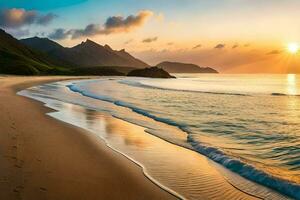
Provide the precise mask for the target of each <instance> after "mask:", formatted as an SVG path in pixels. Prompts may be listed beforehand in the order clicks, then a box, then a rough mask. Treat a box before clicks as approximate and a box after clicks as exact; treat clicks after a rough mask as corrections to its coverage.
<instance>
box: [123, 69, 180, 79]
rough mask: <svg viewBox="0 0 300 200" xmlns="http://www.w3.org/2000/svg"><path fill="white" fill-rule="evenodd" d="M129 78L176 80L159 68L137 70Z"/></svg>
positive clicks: (130, 73)
mask: <svg viewBox="0 0 300 200" xmlns="http://www.w3.org/2000/svg"><path fill="white" fill-rule="evenodd" d="M127 76H137V77H147V78H176V77H175V76H172V75H170V74H169V73H168V72H166V71H165V70H163V69H161V68H158V67H150V68H145V69H135V70H132V71H131V72H129V73H128V74H127Z"/></svg>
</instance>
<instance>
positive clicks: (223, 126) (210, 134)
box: [28, 74, 300, 199]
mask: <svg viewBox="0 0 300 200" xmlns="http://www.w3.org/2000/svg"><path fill="white" fill-rule="evenodd" d="M176 76H177V77H178V78H177V79H145V78H134V77H131V78H118V77H113V78H101V79H95V80H80V81H72V82H64V83H61V84H59V83H56V84H47V85H45V86H39V87H35V88H33V89H31V90H28V92H30V94H31V96H35V97H36V98H39V97H40V98H45V97H47V98H53V99H56V100H60V101H64V102H68V103H72V104H76V105H80V106H85V107H87V108H89V109H92V110H97V111H103V112H107V113H109V114H111V115H112V116H114V117H116V118H119V119H122V120H125V121H128V122H131V123H134V124H137V125H140V126H143V127H145V128H147V132H148V133H150V134H153V135H155V136H157V137H159V138H162V139H164V140H166V141H169V142H171V143H172V144H175V145H178V146H181V147H185V148H188V149H191V150H193V151H195V152H198V153H200V154H203V155H205V156H206V157H208V158H210V159H211V160H213V161H215V162H217V163H219V164H221V165H222V166H224V167H226V168H227V169H229V170H231V171H232V172H234V173H236V174H239V175H240V176H242V177H244V178H246V179H249V180H251V181H254V182H256V183H259V184H261V185H264V186H267V187H269V188H271V189H274V190H276V191H278V192H280V193H282V194H286V195H288V196H290V197H293V198H295V199H300V76H298V75H293V74H290V75H221V74H218V75H208V74H176ZM59 87H64V88H65V89H67V91H68V92H69V93H76V94H79V95H81V96H84V97H86V98H87V99H88V98H90V99H93V100H96V101H99V102H100V101H101V102H105V103H108V104H112V105H114V106H115V107H114V109H112V107H109V106H108V107H104V106H98V105H96V104H95V103H91V102H90V101H87V100H83V99H81V98H70V96H68V95H66V92H62V91H61V90H58V89H57V88H59ZM117 107H120V108H128V109H130V111H131V112H123V111H122V109H117ZM148 119H149V120H148ZM158 122H159V123H160V124H167V125H168V126H166V127H164V126H161V125H159V124H158ZM170 126H171V127H177V128H179V129H180V130H181V131H182V134H181V133H175V132H174V131H173V130H172V129H170V128H168V127H170Z"/></svg>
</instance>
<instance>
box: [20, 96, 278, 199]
mask: <svg viewBox="0 0 300 200" xmlns="http://www.w3.org/2000/svg"><path fill="white" fill-rule="evenodd" d="M76 95H78V94H76ZM25 96H27V95H25ZM28 97H30V96H28ZM30 98H32V97H30ZM71 98H79V96H77V97H76V96H72V97H71ZM36 100H37V101H42V102H44V103H45V104H44V106H46V107H49V108H51V109H53V110H55V112H52V113H48V114H49V115H50V116H52V117H53V118H56V119H57V120H59V121H63V122H65V123H68V124H71V125H73V126H77V127H80V128H83V129H86V130H88V132H93V130H90V129H89V128H86V127H85V126H81V125H80V123H79V124H78V123H74V122H73V123H72V120H71V121H70V120H69V119H68V118H65V119H64V117H63V116H64V113H65V111H63V110H64V109H60V108H59V107H61V106H62V107H70V109H71V110H73V109H74V110H76V109H77V110H78V108H76V107H81V106H79V105H78V106H77V105H74V104H72V103H63V102H62V104H61V105H60V106H58V107H56V106H54V107H53V105H52V103H54V102H52V103H50V104H49V102H48V100H38V99H36ZM54 101H56V100H54ZM50 102H51V101H50ZM58 102H60V101H57V103H58ZM58 104H60V103H58ZM64 104H66V105H64ZM72 107H74V108H72ZM84 109H85V108H84V107H82V108H81V112H80V113H84V112H85V111H84ZM89 112H91V111H89ZM93 112H96V113H97V112H98V111H93ZM100 113H102V112H100ZM65 114H66V116H69V114H70V113H65ZM101 115H103V114H101ZM105 115H106V114H105ZM69 117H71V119H72V118H74V117H75V118H79V119H80V118H82V116H80V115H78V116H77V117H76V115H74V116H72V115H70V116H69ZM85 117H89V116H85ZM110 118H115V117H114V116H110ZM115 120H119V121H122V122H121V124H126V123H127V124H130V126H132V127H133V128H134V129H139V128H142V129H143V130H142V131H140V132H142V133H139V134H140V135H141V134H146V135H148V136H147V137H149V138H151V137H154V138H156V140H160V142H158V143H161V146H173V147H174V146H175V148H176V149H181V150H182V152H183V154H182V155H180V153H179V155H178V156H179V157H181V156H182V157H185V155H188V156H190V154H194V155H196V156H197V157H199V160H198V161H200V162H201V163H202V164H201V165H202V166H200V168H201V170H202V171H203V172H204V173H203V172H202V175H204V176H207V174H210V175H212V176H211V179H216V178H217V179H218V181H216V180H213V181H212V180H210V181H206V180H205V183H199V184H200V185H199V188H200V189H201V187H204V188H205V187H207V186H208V185H211V184H212V183H213V184H214V183H216V184H220V186H221V188H222V189H219V192H218V193H219V194H215V193H216V192H214V191H213V192H212V191H202V192H200V194H199V195H200V196H199V197H202V198H203V197H206V199H207V198H208V197H209V196H215V195H217V196H218V197H220V198H222V199H228V196H231V197H232V196H235V198H243V199H252V198H254V199H256V198H258V199H261V198H262V197H260V196H261V195H262V196H265V195H266V194H263V193H265V192H267V193H268V189H267V191H265V192H263V193H261V194H259V195H258V196H256V195H254V194H252V193H251V192H247V190H246V191H244V190H241V188H239V187H236V186H235V185H232V184H231V183H230V181H228V180H226V179H227V178H225V177H224V175H225V174H227V172H226V171H222V170H221V171H219V170H216V169H214V167H212V166H210V165H214V164H216V163H214V162H213V161H209V162H210V164H209V163H207V157H205V156H203V155H200V154H198V153H196V152H195V151H191V150H188V149H186V148H184V147H179V146H176V145H174V144H171V143H169V142H167V141H165V140H163V139H161V138H157V137H155V136H153V135H151V134H149V133H147V131H146V130H145V127H141V126H139V125H135V124H132V123H131V122H127V121H124V120H122V119H118V118H115V119H114V120H112V121H115ZM75 121H76V120H75ZM108 121H111V120H108ZM96 123H97V124H98V123H100V124H101V122H98V121H97V122H96ZM138 127H139V128H138ZM123 131H125V132H127V131H128V132H131V131H132V129H130V128H128V127H127V128H126V129H124V130H123ZM133 132H135V131H133ZM106 134H107V133H106ZM114 134H115V133H114ZM100 137H101V136H100ZM147 137H145V138H142V139H143V141H144V140H146V141H147V140H149V139H148V138H147ZM101 139H102V140H103V141H105V143H106V144H107V146H108V147H109V148H111V149H112V150H114V151H116V152H118V153H120V154H121V155H123V156H124V157H126V158H127V159H129V160H131V161H132V162H133V163H135V164H137V165H139V166H140V167H141V168H143V172H144V173H145V177H147V178H148V179H149V180H152V181H153V182H154V183H156V185H158V186H160V187H161V188H162V189H165V190H167V191H170V193H171V194H172V193H173V194H183V196H184V197H186V198H187V199H189V198H188V196H186V195H187V194H186V193H185V194H184V193H182V192H183V191H180V190H178V188H176V187H175V189H174V188H172V185H171V187H170V185H168V184H166V183H164V182H161V180H160V177H157V176H156V177H153V176H152V175H151V170H150V174H149V173H148V172H147V171H148V170H146V169H148V167H149V166H145V165H144V162H143V161H142V162H140V161H139V160H137V159H135V158H134V156H133V157H132V156H131V155H128V152H126V151H124V149H121V150H120V149H119V148H115V147H114V145H111V143H110V142H109V141H107V140H106V139H105V138H103V137H101ZM127 139H130V138H127ZM161 140H162V141H161ZM150 141H151V139H150ZM151 143H157V142H156V141H155V140H153V141H151ZM166 143H167V144H166ZM118 146H119V145H117V147H118ZM167 149H169V148H167ZM181 150H180V151H181ZM187 152H189V153H187ZM171 156H172V155H171ZM173 156H174V155H173ZM176 156H177V155H175V157H176ZM146 157H147V156H146ZM150 158H151V159H152V157H150ZM203 159H204V160H203ZM153 160H156V161H157V163H161V160H159V159H156V158H153ZM208 160H209V159H208ZM142 163H143V164H142ZM169 166H170V165H169ZM171 166H172V165H171ZM201 170H200V171H201ZM156 171H160V169H156ZM206 171H208V172H207V173H206ZM152 172H153V171H152ZM224 173H225V174H224ZM171 174H172V173H171ZM173 174H176V173H174V171H173ZM244 184H246V185H245V186H244V187H246V188H247V187H249V186H253V184H252V185H251V184H249V182H248V183H247V182H244ZM173 186H174V185H173ZM255 188H256V186H255ZM255 188H254V189H255ZM228 189H229V191H230V192H229V194H230V195H225V194H223V192H224V191H227V190H228ZM256 189H257V188H256ZM256 189H255V190H256ZM172 191H176V192H172ZM178 196H179V195H178ZM272 196H273V195H272ZM181 197H182V196H181ZM208 199H211V198H208Z"/></svg>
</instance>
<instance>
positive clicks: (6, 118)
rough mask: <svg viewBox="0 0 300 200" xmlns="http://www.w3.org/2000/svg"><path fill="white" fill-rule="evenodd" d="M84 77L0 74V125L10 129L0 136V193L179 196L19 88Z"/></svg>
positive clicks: (10, 196)
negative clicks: (61, 119) (0, 163)
mask: <svg viewBox="0 0 300 200" xmlns="http://www.w3.org/2000/svg"><path fill="white" fill-rule="evenodd" d="M80 78H88V77H73V78H72V77H26V78H25V77H1V79H0V84H1V86H0V91H1V93H0V94H1V98H0V102H1V105H3V106H1V107H2V108H1V113H3V115H2V117H1V120H0V127H1V129H0V130H1V132H2V133H5V132H6V134H3V135H2V136H1V138H0V142H1V144H2V145H1V147H0V150H1V152H2V153H3V158H2V159H1V162H2V163H3V165H2V166H1V172H0V177H1V179H2V181H1V183H0V191H1V192H0V197H1V199H2V198H3V199H20V198H22V199H82V198H84V199H98V198H103V199H176V198H175V197H174V196H173V195H171V194H169V193H168V192H166V191H164V190H163V189H161V188H160V187H159V186H157V185H156V184H154V183H152V182H151V180H149V179H148V178H147V177H146V176H144V174H143V171H142V169H141V168H140V167H139V166H137V165H136V164H135V163H133V162H132V161H131V160H129V159H128V158H125V157H124V156H122V155H120V154H119V153H117V152H114V151H113V150H112V149H110V148H109V147H107V146H106V145H105V144H104V142H103V141H99V140H97V141H95V140H94V139H93V136H92V135H90V134H86V131H85V130H83V129H80V128H78V127H75V126H72V125H68V124H66V123H64V122H61V121H59V120H56V119H54V118H52V117H50V116H48V115H46V113H49V112H51V111H52V109H49V108H46V107H44V105H43V104H42V103H41V102H38V101H34V100H32V99H28V98H26V97H22V96H18V95H17V94H16V92H17V91H20V90H21V89H26V88H28V87H30V86H33V85H38V84H42V83H47V82H56V81H61V80H68V79H80ZM12 104H15V105H12ZM25 118H26V120H24V119H25ZM36 119H38V122H39V125H40V126H37V122H36V121H35V120H36ZM64 142H65V143H64ZM95 143H96V144H95ZM66 144H68V145H66ZM99 155H100V156H99Z"/></svg>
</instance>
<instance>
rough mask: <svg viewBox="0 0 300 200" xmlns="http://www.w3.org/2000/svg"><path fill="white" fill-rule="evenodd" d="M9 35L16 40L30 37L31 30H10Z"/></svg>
mask: <svg viewBox="0 0 300 200" xmlns="http://www.w3.org/2000/svg"><path fill="white" fill-rule="evenodd" d="M9 33H10V34H11V35H13V36H14V37H16V38H20V37H24V36H28V35H30V31H29V29H15V30H10V31H9Z"/></svg>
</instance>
